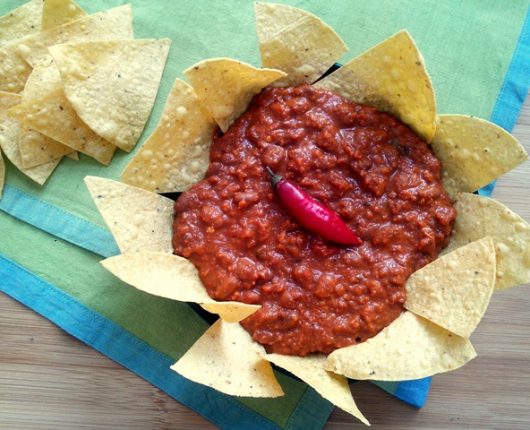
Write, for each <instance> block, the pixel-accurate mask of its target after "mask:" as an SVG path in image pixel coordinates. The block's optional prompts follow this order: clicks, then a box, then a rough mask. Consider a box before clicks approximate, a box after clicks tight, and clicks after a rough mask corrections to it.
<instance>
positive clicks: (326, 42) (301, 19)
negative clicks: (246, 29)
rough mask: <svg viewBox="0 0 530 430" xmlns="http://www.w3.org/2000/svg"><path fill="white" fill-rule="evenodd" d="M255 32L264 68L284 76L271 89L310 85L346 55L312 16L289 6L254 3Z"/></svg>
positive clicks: (340, 43)
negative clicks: (277, 71)
mask: <svg viewBox="0 0 530 430" xmlns="http://www.w3.org/2000/svg"><path fill="white" fill-rule="evenodd" d="M255 10H256V29H257V32H258V39H259V49H260V53H261V62H262V64H263V66H264V67H269V68H272V69H278V70H282V71H284V72H286V73H287V76H286V77H285V78H283V79H279V80H278V81H276V82H275V83H274V84H275V85H300V84H302V83H308V84H310V83H313V82H314V81H316V80H317V79H318V78H319V77H320V76H322V74H324V72H326V70H328V69H329V68H330V67H331V66H332V65H333V64H335V62H336V61H337V60H338V59H339V58H340V57H341V56H342V54H344V53H345V52H346V51H347V49H348V48H347V47H346V45H345V44H344V42H343V41H342V39H341V38H340V37H339V36H338V35H337V33H335V31H334V30H333V29H332V28H331V27H329V26H328V25H327V24H326V23H325V22H323V21H322V20H321V19H320V18H318V17H316V16H315V15H313V14H311V13H309V12H306V11H303V10H301V9H297V8H294V7H291V6H285V5H280V4H270V3H256V6H255Z"/></svg>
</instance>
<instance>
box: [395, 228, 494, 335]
mask: <svg viewBox="0 0 530 430" xmlns="http://www.w3.org/2000/svg"><path fill="white" fill-rule="evenodd" d="M406 289H407V301H406V303H405V307H406V308H407V309H408V310H409V311H411V312H414V313H415V314H417V315H420V316H422V317H424V318H427V319H428V320H429V321H432V322H434V323H436V324H438V325H439V326H441V327H443V328H445V329H446V330H449V331H450V332H452V333H455V334H457V335H458V336H461V337H466V338H467V337H469V336H470V335H471V333H473V331H474V330H475V328H476V327H477V325H478V323H479V322H480V320H481V319H482V316H483V315H484V313H485V312H486V309H487V308H488V304H489V301H490V298H491V295H492V294H493V291H494V289H495V248H494V244H493V239H491V237H485V238H483V239H479V240H477V241H475V242H471V243H470V244H468V245H465V246H462V247H460V248H458V249H456V250H454V251H453V252H451V253H449V254H446V255H444V256H443V257H440V258H438V259H436V260H434V261H433V262H432V263H430V264H428V265H427V266H425V267H423V268H421V269H420V270H418V271H416V272H414V273H413V274H412V275H411V276H410V278H409V279H408V281H407V284H406Z"/></svg>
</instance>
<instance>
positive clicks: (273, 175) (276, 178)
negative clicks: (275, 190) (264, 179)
mask: <svg viewBox="0 0 530 430" xmlns="http://www.w3.org/2000/svg"><path fill="white" fill-rule="evenodd" d="M265 170H267V173H268V174H269V176H270V177H271V181H272V185H273V186H276V185H278V183H279V182H280V181H281V180H282V179H283V178H282V177H281V176H280V175H277V174H276V173H274V172H273V171H272V169H271V168H270V167H269V166H265Z"/></svg>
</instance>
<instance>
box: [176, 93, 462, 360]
mask: <svg viewBox="0 0 530 430" xmlns="http://www.w3.org/2000/svg"><path fill="white" fill-rule="evenodd" d="M210 162H211V163H210V166H209V169H208V172H207V174H206V177H205V179H203V180H202V181H200V182H199V183H197V184H195V185H194V186H193V187H191V188H190V189H189V190H188V191H186V192H184V193H183V194H182V195H181V197H180V198H179V199H178V201H177V202H176V218H175V223H174V237H173V246H174V249H175V253H176V254H178V255H182V256H184V257H186V258H188V259H190V260H191V261H192V262H193V264H194V265H195V266H196V267H197V268H198V270H199V273H200V276H201V279H202V281H203V283H204V285H205V286H206V288H207V290H208V293H209V294H210V296H212V297H213V298H215V299H217V300H237V301H240V302H245V303H256V304H257V303H259V304H261V305H262V308H261V309H260V310H259V311H258V312H257V313H255V314H254V315H252V316H250V317H249V318H247V319H246V320H244V321H243V322H242V324H243V327H244V328H245V329H246V330H247V331H248V332H249V333H251V335H252V336H253V338H254V339H255V340H256V341H257V342H259V343H261V344H263V345H264V346H265V347H266V349H267V351H268V352H276V353H281V354H292V355H306V354H309V353H312V352H322V353H325V354H327V353H330V352H331V351H333V350H335V349H337V348H340V347H344V346H347V345H352V344H355V343H359V342H362V341H364V340H366V339H368V338H370V337H372V336H375V335H376V334H377V333H378V332H379V331H380V330H382V329H383V328H384V327H386V326H387V325H389V324H390V323H391V322H392V321H393V320H394V319H395V318H397V317H398V316H399V314H400V313H401V312H402V311H403V304H404V302H405V288H404V284H405V282H406V280H407V278H408V277H409V275H410V274H411V273H412V272H414V271H416V270H418V269H419V268H421V267H422V266H424V265H425V264H427V263H429V262H430V261H432V260H433V259H434V258H436V256H437V255H438V253H439V251H440V250H441V248H442V247H443V246H445V244H446V242H447V240H448V236H449V235H450V233H451V229H452V225H453V221H454V219H455V216H456V213H455V210H454V209H453V207H452V205H451V202H450V200H449V198H448V196H447V194H446V192H445V191H444V189H443V186H442V184H441V180H440V163H439V161H438V160H437V159H436V158H435V156H434V155H433V154H432V152H431V150H430V149H429V147H428V146H427V144H426V143H425V142H424V141H422V140H421V139H420V138H419V137H417V136H416V135H415V134H414V132H412V131H411V130H410V129H409V128H408V127H407V126H405V125H403V124H402V123H401V122H400V121H399V120H397V119H395V118H394V117H392V116H390V115H387V114H385V113H380V112H378V111H376V110H375V109H373V108H370V107H366V106H360V105H356V104H354V103H351V102H348V101H346V100H345V99H343V98H341V97H339V96H337V95H334V94H333V93H330V92H327V91H323V90H318V89H315V88H313V87H311V86H309V85H302V86H300V87H290V88H267V89H265V90H263V91H262V92H261V93H260V94H259V95H257V96H255V97H254V99H253V101H252V103H251V105H250V107H249V109H248V110H247V112H246V113H244V114H243V115H242V116H241V117H240V118H239V119H238V120H236V121H235V123H234V124H233V125H232V126H231V127H230V129H229V130H228V131H227V132H226V133H225V134H224V135H219V136H216V137H215V139H214V142H213V145H212V148H211V154H210ZM264 166H269V167H270V168H271V169H273V170H274V171H275V172H277V173H278V174H280V175H282V176H284V177H285V178H286V179H289V180H291V181H293V182H295V183H296V184H298V185H299V186H300V187H302V188H303V189H304V190H305V191H306V192H307V193H309V194H310V195H311V196H313V197H314V198H316V199H318V200H319V201H320V202H322V203H324V204H326V205H327V206H328V207H330V208H331V209H333V210H335V211H336V212H337V213H338V214H339V215H340V216H341V217H342V219H343V220H344V221H345V222H346V223H347V224H348V225H349V226H351V228H352V229H353V230H354V231H355V232H356V233H357V234H358V235H359V236H360V237H361V239H362V240H363V244H362V245H361V246H360V247H352V248H344V247H340V246H336V245H334V244H332V243H327V242H325V241H323V240H321V239H320V238H319V237H316V236H315V235H313V234H311V233H310V232H308V231H306V230H304V229H303V228H301V227H300V226H299V225H298V224H297V223H296V222H295V221H294V220H293V219H292V218H291V217H290V216H289V215H288V214H287V213H286V212H285V210H284V209H283V207H282V206H281V205H280V203H279V201H278V199H277V198H276V196H275V195H274V192H273V189H272V187H271V183H270V179H269V176H268V174H267V172H266V171H265V168H264Z"/></svg>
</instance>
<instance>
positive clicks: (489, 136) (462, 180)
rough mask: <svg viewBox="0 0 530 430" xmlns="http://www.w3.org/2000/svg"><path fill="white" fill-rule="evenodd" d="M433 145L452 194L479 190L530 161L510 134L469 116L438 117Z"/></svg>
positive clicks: (446, 187)
mask: <svg viewBox="0 0 530 430" xmlns="http://www.w3.org/2000/svg"><path fill="white" fill-rule="evenodd" d="M431 146H432V149H433V151H434V153H435V154H436V156H437V157H438V159H439V160H440V161H441V162H442V166H443V182H444V187H445V189H446V190H447V191H448V192H450V193H456V192H458V191H464V192H473V191H475V190H478V189H479V188H482V187H483V186H484V185H487V184H489V183H490V182H491V181H493V180H494V179H495V178H497V177H498V176H501V175H503V174H504V173H506V172H508V171H510V170H512V169H513V168H515V167H517V166H518V165H519V164H521V163H522V162H523V161H525V160H527V159H528V154H527V153H526V151H525V150H524V148H523V147H522V146H521V144H520V143H519V142H518V141H517V139H516V138H515V137H513V136H512V135H511V134H510V133H508V132H506V131H505V130H503V129H502V128H500V127H499V126H497V125H495V124H493V123H491V122H489V121H486V120H483V119H480V118H475V117H473V116H467V115H439V116H438V117H437V126H436V134H435V135H434V138H433V140H432V142H431Z"/></svg>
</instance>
